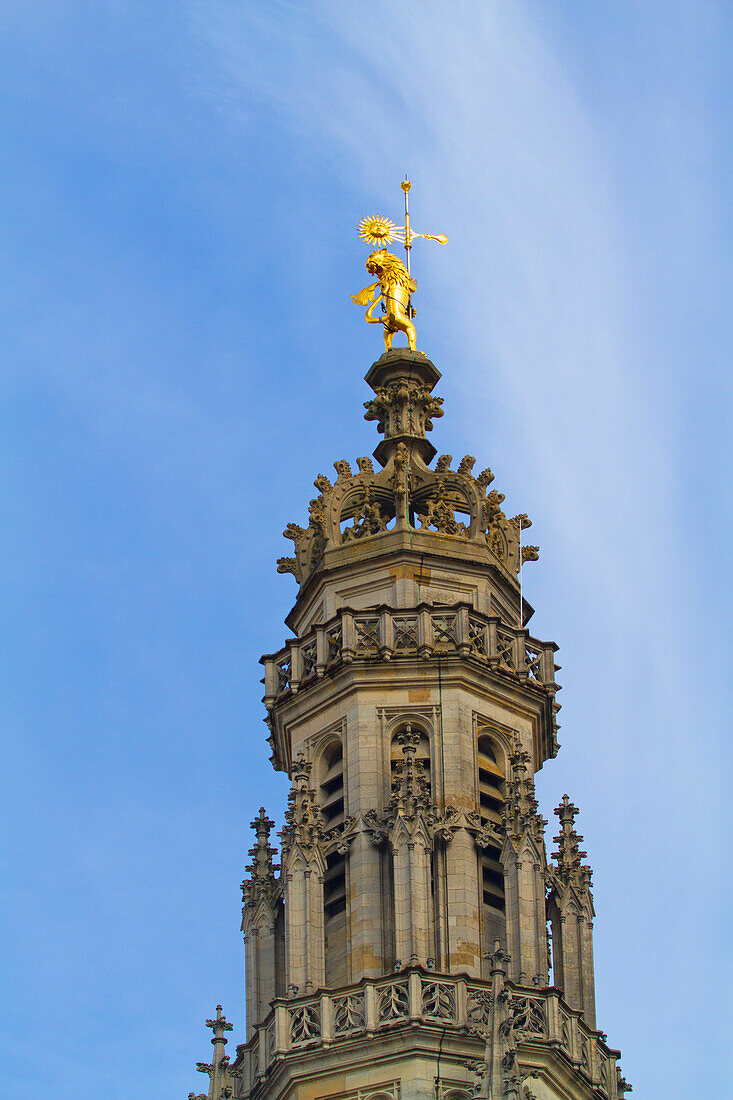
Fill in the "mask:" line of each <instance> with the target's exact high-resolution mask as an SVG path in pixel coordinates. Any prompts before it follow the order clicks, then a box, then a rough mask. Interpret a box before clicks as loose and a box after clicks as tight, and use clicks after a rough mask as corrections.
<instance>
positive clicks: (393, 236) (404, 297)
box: [351, 179, 448, 351]
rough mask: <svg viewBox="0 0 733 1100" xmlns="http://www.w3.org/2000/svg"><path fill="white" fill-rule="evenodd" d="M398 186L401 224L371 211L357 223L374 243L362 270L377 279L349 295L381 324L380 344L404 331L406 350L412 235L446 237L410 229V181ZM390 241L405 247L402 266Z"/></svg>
mask: <svg viewBox="0 0 733 1100" xmlns="http://www.w3.org/2000/svg"><path fill="white" fill-rule="evenodd" d="M401 186H402V190H403V191H404V193H405V224H404V227H402V226H398V225H395V223H394V222H393V221H390V219H389V218H383V217H382V215H381V214H372V215H371V216H370V217H368V218H362V220H361V221H360V222H359V236H360V237H361V239H362V240H363V241H366V243H367V244H369V245H372V246H373V247H375V246H376V247H375V251H374V252H372V254H371V255H370V256H369V258H368V259H367V261H366V269H367V271H368V272H369V274H370V275H376V276H377V281H376V282H375V283H372V284H371V285H370V286H367V287H364V289H363V290H360V291H359V293H358V294H352V296H351V300H352V302H356V304H357V305H358V306H367V311H366V314H365V318H366V320H367V322H368V323H369V324H370V325H382V326H383V327H384V345H385V347H386V349H387V351H389V349H390V348H391V347H392V337H393V336H394V334H395V333H396V332H404V334H405V336H406V337H407V343H408V346H409V348H410V350H411V351H415V350H416V334H415V326H414V324H413V323H412V318H413V317H414V316H415V310H414V309H413V308H412V304H411V295H412V292H413V291H415V290H417V283H416V282H415V280H414V279H413V278H412V276H411V274H410V251H411V249H412V242H413V241H414V240H415V238H416V237H422V238H423V240H426V241H438V243H439V244H447V243H448V238H447V237H446V236H444V235H443V234H442V233H441V234H439V235H438V236H434V235H433V234H432V233H415V232H414V230H412V229H411V228H410V208H409V204H408V198H407V196H408V194H409V192H410V188H411V186H412V184H411V183H410V181H409V180H408V179H404V180H403V182H402V185H401ZM393 241H400V242H401V243H402V244H403V245H404V246H405V253H406V256H407V265H406V266H405V264H404V263H403V262H402V260H401V259H400V258H399V256H395V255H394V253H392V252H389V251H388V249H387V245H389V244H391V243H392V242H393ZM377 287H378V288H379V289H378V290H377ZM380 303H381V306H382V316H381V317H375V316H374V310H375V309H376V307H377V306H378V305H379V304H380Z"/></svg>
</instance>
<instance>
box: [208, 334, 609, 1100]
mask: <svg viewBox="0 0 733 1100" xmlns="http://www.w3.org/2000/svg"><path fill="white" fill-rule="evenodd" d="M439 379H440V374H439V372H438V371H437V369H436V368H435V366H434V365H433V364H432V363H431V362H430V360H429V359H427V358H426V356H424V355H423V354H422V353H420V352H412V351H408V350H406V349H401V348H400V349H394V350H391V351H389V352H387V353H386V354H384V355H383V356H382V357H381V359H379V360H378V361H377V362H376V363H374V364H373V366H372V367H371V368H370V370H369V371H368V373H367V375H366V381H367V382H368V383H369V385H370V386H371V387H372V389H373V391H374V397H373V398H372V399H371V400H370V401H368V402H366V405H365V408H366V419H367V420H375V421H376V422H377V428H378V431H379V432H380V433H381V435H382V436H383V438H382V439H381V441H380V442H379V444H378V446H377V448H376V450H375V452H374V458H375V459H376V461H377V464H378V469H376V470H375V468H374V465H373V463H372V461H371V459H369V458H359V459H357V461H356V466H357V469H356V471H354V470H353V469H352V467H351V465H350V464H349V463H348V462H347V461H345V460H341V461H337V462H335V463H334V467H335V471H336V475H337V476H336V478H335V481H331V480H330V479H329V478H327V477H325V476H323V475H319V476H318V477H317V478H316V481H315V487H316V489H317V491H318V495H317V496H316V497H315V499H313V500H312V501H311V502H310V509H309V512H310V520H309V524H308V526H307V527H306V528H304V527H301V526H298V525H296V524H289V525H288V527H287V529H286V531H285V535H286V536H287V537H288V538H290V539H292V540H293V542H294V555H293V556H292V557H287V558H281V559H280V561H279V562H278V569H279V571H280V572H283V573H292V574H293V575H294V576H295V579H296V581H297V583H298V585H299V591H298V596H297V599H296V602H295V606H294V607H293V609H292V611H291V612H290V614H289V615H288V617H287V620H286V622H287V625H288V627H289V628H290V630H291V631H292V637H291V638H289V639H288V640H287V641H286V643H285V645H284V646H283V648H282V649H280V650H279V651H278V652H276V653H273V654H271V655H267V656H265V657H263V658H262V662H263V664H264V669H265V677H264V683H265V698H264V702H265V706H266V708H267V718H266V722H267V725H268V727H269V730H270V736H269V742H270V745H271V747H272V762H273V764H274V766H275V768H276V769H280V770H284V771H286V772H287V773H288V775H289V777H290V779H291V782H292V789H291V793H290V797H289V803H288V809H287V812H286V825H285V828H284V830H283V831H282V833H281V856H280V859H281V866H277V865H276V864H275V863H274V858H275V850H274V848H273V847H272V846H271V844H270V833H271V829H272V824H273V823H272V821H271V820H270V819H269V818H268V817H267V815H266V813H265V810H264V809H262V810H261V811H260V814H259V816H258V817H256V818H255V820H254V821H253V823H252V825H253V828H254V830H255V844H254V847H253V848H252V849H251V852H250V855H251V856H252V862H251V864H250V866H249V868H248V877H247V878H246V879H245V881H244V883H243V884H242V888H243V893H244V908H243V922H242V928H243V930H244V934H245V945H246V968H247V980H246V1011H247V1041H246V1042H245V1043H243V1044H241V1045H240V1046H238V1047H237V1056H236V1059H235V1060H234V1061H233V1062H231V1063H230V1061H229V1059H228V1058H227V1057H226V1055H225V1054H224V1046H225V1044H226V1040H225V1039H224V1035H223V1029H224V1028H225V1027H226V1028H228V1027H229V1025H228V1024H226V1021H224V1023H221V1019H222V1018H221V1017H220V1015H219V1016H218V1017H217V1021H209V1026H212V1028H216V1027H217V1026H218V1028H219V1031H218V1033H217V1031H216V1030H214V1039H213V1040H212V1042H213V1043H214V1061H213V1062H212V1063H211V1064H210V1065H209V1064H204V1063H201V1064H200V1065H199V1068H200V1069H202V1071H204V1072H206V1073H208V1075H209V1092H208V1096H209V1098H210V1100H220V1097H223V1096H232V1097H241V1098H251V1100H280V1098H281V1097H282V1098H284V1097H291V1096H292V1097H295V1098H297V1100H312V1098H316V1097H318V1098H333V1100H352V1098H353V1100H357V1098H358V1100H383V1098H386V1097H391V1098H392V1100H436V1098H438V1097H447V1096H448V1095H449V1094H450V1100H468V1098H470V1097H473V1096H485V1097H491V1098H493V1100H498V1098H499V1097H517V1098H522V1100H530V1098H531V1097H534V1098H535V1100H543V1098H544V1100H549V1098H551V1097H554V1098H558V1100H559V1098H578V1100H580V1098H588V1100H589V1098H591V1097H594V1098H603V1100H618V1098H620V1097H623V1095H624V1092H625V1090H627V1089H628V1086H627V1085H626V1083H625V1082H624V1081H623V1079H622V1077H621V1075H620V1072H619V1071H618V1069H617V1066H616V1061H617V1058H618V1057H619V1054H618V1051H615V1050H613V1049H611V1048H610V1047H608V1046H607V1044H606V1041H605V1036H604V1035H603V1034H602V1033H601V1032H599V1031H597V1030H596V1026H595V994H594V978H593V946H592V928H593V916H594V912H593V902H592V898H591V892H590V882H591V872H590V869H589V868H588V867H586V866H585V865H584V864H583V863H582V859H583V857H584V856H585V853H584V852H582V851H581V850H580V842H581V840H582V837H580V836H579V835H578V833H577V832H576V831H575V828H574V819H575V815H576V814H577V810H576V808H575V807H574V806H573V805H572V803H570V801H569V800H568V798H567V796H565V797H564V799H563V802H562V803H561V805H560V806H559V807H558V809H557V810H556V811H555V812H556V813H557V814H558V816H559V819H560V833H559V835H558V837H556V841H557V843H558V851H557V853H555V856H554V861H548V859H547V855H546V850H545V843H544V827H545V825H546V822H545V821H544V819H543V818H542V817H541V816H540V815H539V813H538V805H537V802H536V799H535V794H534V778H533V777H534V773H535V772H536V771H537V770H538V769H539V768H541V767H542V765H543V764H544V762H545V761H546V760H547V759H549V758H551V757H554V756H555V755H556V753H557V750H558V743H557V732H556V731H557V724H556V714H557V711H558V709H559V708H558V705H557V703H556V701H555V697H556V692H557V690H558V687H557V684H556V683H555V671H556V665H555V660H554V655H555V650H556V646H555V645H554V643H552V642H542V641H539V640H538V639H535V638H533V637H532V636H531V635H530V632H529V630H528V629H527V627H526V625H525V624H526V623H527V622H528V620H529V618H530V617H531V614H532V609H531V608H530V607H529V606H528V605H527V603H526V602H525V601H523V600H522V595H521V586H520V583H519V579H518V574H519V571H520V569H521V565H522V562H523V561H527V560H534V559H536V557H537V548H536V547H532V546H526V545H525V546H523V545H522V531H523V530H524V529H525V528H527V527H529V525H530V524H529V520H528V519H527V517H526V516H525V515H518V516H514V517H512V518H507V516H506V515H505V513H504V511H503V510H502V507H501V505H502V502H503V500H504V498H503V495H502V494H501V493H499V492H497V491H496V490H494V489H491V488H490V486H491V483H492V481H493V475H492V473H491V471H490V470H488V469H486V470H484V471H483V472H482V473H480V474H479V475H478V476H475V475H474V473H473V467H474V463H475V460H474V459H473V458H472V457H471V456H466V457H465V458H463V459H462V460H461V461H460V463H459V464H458V466H457V468H455V469H454V468H453V465H452V459H451V456H450V455H442V456H441V457H439V458H438V460H437V462H436V463H435V464H434V465H433V460H434V458H435V454H436V451H435V448H434V447H433V445H432V443H431V442H430V440H429V439H428V434H427V433H428V432H430V431H431V430H432V427H433V423H432V422H433V420H435V419H436V418H438V417H440V416H442V415H443V410H442V400H441V398H439V397H436V396H435V395H434V393H433V390H434V387H435V385H436V383H437V382H438V380H439ZM192 1095H193V1094H192Z"/></svg>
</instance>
